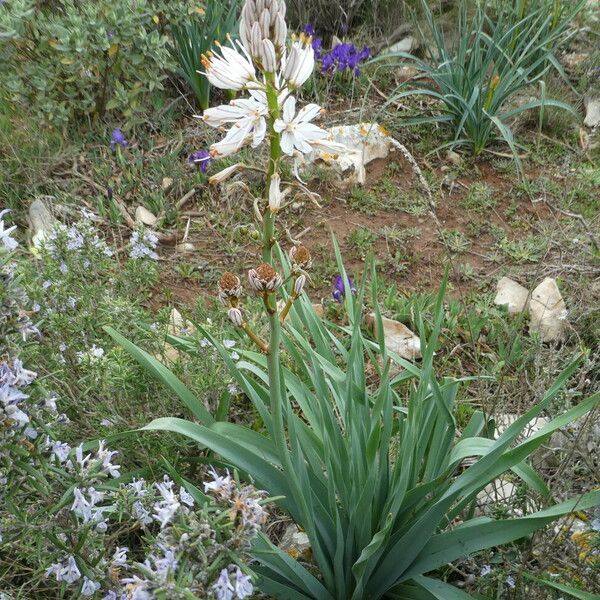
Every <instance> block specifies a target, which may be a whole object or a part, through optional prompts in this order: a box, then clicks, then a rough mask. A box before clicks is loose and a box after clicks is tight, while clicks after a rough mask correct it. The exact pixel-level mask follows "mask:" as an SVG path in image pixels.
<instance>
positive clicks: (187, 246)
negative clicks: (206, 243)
mask: <svg viewBox="0 0 600 600" xmlns="http://www.w3.org/2000/svg"><path fill="white" fill-rule="evenodd" d="M175 250H177V252H183V253H184V254H185V253H190V252H194V251H195V250H196V246H194V244H192V243H191V242H182V243H181V244H177V246H175Z"/></svg>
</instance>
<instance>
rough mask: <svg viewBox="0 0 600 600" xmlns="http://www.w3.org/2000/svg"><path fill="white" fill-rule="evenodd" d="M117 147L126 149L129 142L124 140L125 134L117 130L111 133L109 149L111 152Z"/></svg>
mask: <svg viewBox="0 0 600 600" xmlns="http://www.w3.org/2000/svg"><path fill="white" fill-rule="evenodd" d="M117 146H121V148H127V146H129V142H128V141H127V140H126V139H125V134H124V133H123V132H122V131H121V130H120V129H119V128H117V129H115V130H114V131H113V132H112V136H111V140H110V149H111V150H112V151H113V152H114V151H115V148H116V147H117Z"/></svg>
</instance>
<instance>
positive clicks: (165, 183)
mask: <svg viewBox="0 0 600 600" xmlns="http://www.w3.org/2000/svg"><path fill="white" fill-rule="evenodd" d="M161 185H162V189H163V191H164V192H166V191H167V190H168V189H169V188H170V187H171V186H172V185H173V178H172V177H163V180H162V183H161Z"/></svg>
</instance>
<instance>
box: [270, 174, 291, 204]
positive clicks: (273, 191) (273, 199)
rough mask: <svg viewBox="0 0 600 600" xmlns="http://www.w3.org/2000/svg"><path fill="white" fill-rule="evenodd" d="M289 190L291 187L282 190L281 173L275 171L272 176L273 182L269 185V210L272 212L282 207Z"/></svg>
mask: <svg viewBox="0 0 600 600" xmlns="http://www.w3.org/2000/svg"><path fill="white" fill-rule="evenodd" d="M288 192H289V189H288V190H285V191H283V192H282V191H281V177H280V176H279V173H274V174H273V175H272V176H271V184H270V185H269V210H270V211H271V212H272V213H276V212H277V211H278V210H279V209H280V208H281V203H282V202H283V199H284V198H285V197H286V195H287V194H288Z"/></svg>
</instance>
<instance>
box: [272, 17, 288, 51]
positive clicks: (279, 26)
mask: <svg viewBox="0 0 600 600" xmlns="http://www.w3.org/2000/svg"><path fill="white" fill-rule="evenodd" d="M286 37H287V25H286V24H285V19H284V18H283V17H282V16H281V15H280V14H277V15H276V16H275V24H274V25H273V44H274V45H275V48H276V49H277V50H278V51H281V50H283V48H284V47H285V39H286Z"/></svg>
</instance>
